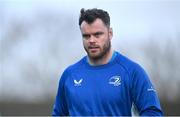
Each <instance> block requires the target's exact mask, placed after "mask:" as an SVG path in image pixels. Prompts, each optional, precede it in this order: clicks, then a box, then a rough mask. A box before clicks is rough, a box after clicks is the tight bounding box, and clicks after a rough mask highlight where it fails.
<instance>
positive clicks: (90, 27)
mask: <svg viewBox="0 0 180 117" xmlns="http://www.w3.org/2000/svg"><path fill="white" fill-rule="evenodd" d="M80 29H81V33H82V37H83V45H84V49H85V50H86V52H87V54H88V56H89V57H90V59H99V58H102V57H103V56H105V55H106V54H107V52H109V50H110V47H111V39H112V29H111V28H108V27H107V26H106V25H105V24H104V23H103V22H102V20H101V19H96V20H95V21H94V22H93V23H91V24H88V23H87V22H85V21H83V22H82V24H81V26H80Z"/></svg>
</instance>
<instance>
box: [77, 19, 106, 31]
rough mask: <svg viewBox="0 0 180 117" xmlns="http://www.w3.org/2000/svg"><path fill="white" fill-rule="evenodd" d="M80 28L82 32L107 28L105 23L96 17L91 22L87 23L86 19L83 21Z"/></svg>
mask: <svg viewBox="0 0 180 117" xmlns="http://www.w3.org/2000/svg"><path fill="white" fill-rule="evenodd" d="M80 28H81V31H82V32H91V31H104V30H107V27H106V25H105V24H104V23H103V21H102V20H101V19H96V20H95V21H94V22H92V23H91V24H88V23H87V22H86V21H83V22H82V24H81V26H80Z"/></svg>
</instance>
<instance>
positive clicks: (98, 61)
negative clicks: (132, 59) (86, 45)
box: [88, 48, 113, 66]
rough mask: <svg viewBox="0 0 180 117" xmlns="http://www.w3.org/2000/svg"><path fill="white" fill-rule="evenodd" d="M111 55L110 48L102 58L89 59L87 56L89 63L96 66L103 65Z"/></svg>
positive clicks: (111, 50)
mask: <svg viewBox="0 0 180 117" xmlns="http://www.w3.org/2000/svg"><path fill="white" fill-rule="evenodd" d="M112 55H113V49H112V48H111V49H110V50H109V52H107V53H106V54H105V55H104V56H103V57H102V58H99V59H91V58H89V57H88V62H89V64H90V65H93V66H97V65H104V64H107V63H108V62H109V61H110V59H111V57H112Z"/></svg>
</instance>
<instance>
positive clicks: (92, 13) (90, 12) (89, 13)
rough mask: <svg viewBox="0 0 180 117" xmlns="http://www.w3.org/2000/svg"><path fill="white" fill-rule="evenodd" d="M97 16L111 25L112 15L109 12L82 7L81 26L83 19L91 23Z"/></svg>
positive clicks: (108, 25) (107, 24)
mask: <svg viewBox="0 0 180 117" xmlns="http://www.w3.org/2000/svg"><path fill="white" fill-rule="evenodd" d="M97 18H99V19H101V20H102V21H103V23H104V24H105V25H106V26H107V27H110V17H109V14H108V12H107V11H104V10H102V9H97V8H93V9H87V10H85V9H84V8H82V9H81V11H80V16H79V26H80V25H81V23H82V22H83V21H86V22H87V23H88V24H91V23H93V22H94V21H95V20H96V19H97Z"/></svg>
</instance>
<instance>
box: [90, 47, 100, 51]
mask: <svg viewBox="0 0 180 117" xmlns="http://www.w3.org/2000/svg"><path fill="white" fill-rule="evenodd" d="M98 49H99V47H89V50H90V51H91V52H96V51H97V50H98Z"/></svg>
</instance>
